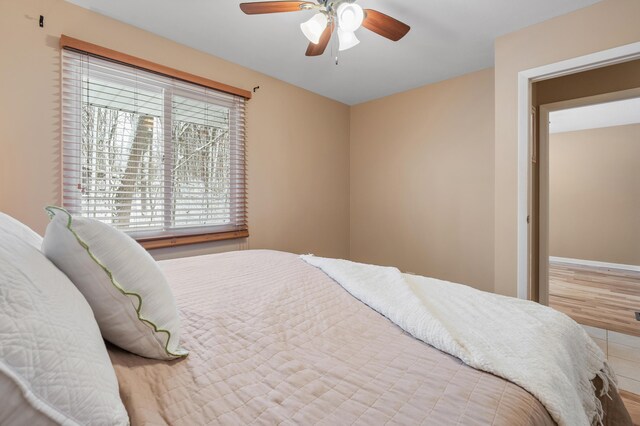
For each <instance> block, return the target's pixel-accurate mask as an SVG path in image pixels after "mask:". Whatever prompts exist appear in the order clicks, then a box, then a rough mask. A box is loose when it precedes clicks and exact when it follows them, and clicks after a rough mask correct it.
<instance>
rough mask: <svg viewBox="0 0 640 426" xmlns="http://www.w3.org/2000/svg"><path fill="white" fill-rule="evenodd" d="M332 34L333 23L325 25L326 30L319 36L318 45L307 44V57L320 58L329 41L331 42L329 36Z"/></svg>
mask: <svg viewBox="0 0 640 426" xmlns="http://www.w3.org/2000/svg"><path fill="white" fill-rule="evenodd" d="M332 33H333V22H331V23H329V24H328V25H327V28H325V29H324V31H323V32H322V35H321V36H320V41H319V42H318V44H313V43H309V46H307V53H305V55H307V56H320V55H322V54H323V53H324V50H325V49H326V48H327V45H328V44H329V40H331V34H332Z"/></svg>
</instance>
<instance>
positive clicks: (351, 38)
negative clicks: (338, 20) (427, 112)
mask: <svg viewBox="0 0 640 426" xmlns="http://www.w3.org/2000/svg"><path fill="white" fill-rule="evenodd" d="M338 41H339V47H338V50H340V51H343V50H347V49H351V48H352V47H353V46H355V45H357V44H358V43H360V40H358V38H357V37H356V35H355V34H354V33H353V32H348V31H343V30H342V29H340V28H338Z"/></svg>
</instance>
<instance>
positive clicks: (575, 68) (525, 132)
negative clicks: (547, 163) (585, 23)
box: [517, 42, 640, 299]
mask: <svg viewBox="0 0 640 426" xmlns="http://www.w3.org/2000/svg"><path fill="white" fill-rule="evenodd" d="M637 58H640V42H637V43H631V44H627V45H624V46H620V47H615V48H613V49H608V50H603V51H601V52H596V53H591V54H589V55H584V56H579V57H576V58H572V59H567V60H564V61H560V62H556V63H553V64H549V65H543V66H541V67H536V68H531V69H528V70H524V71H520V72H519V73H518V159H517V161H518V220H517V223H518V225H517V226H518V230H517V238H518V242H517V260H518V265H517V285H518V297H519V298H521V299H529V298H530V295H529V276H530V275H529V269H530V264H529V254H530V253H529V236H528V228H529V227H528V224H527V217H528V216H529V215H530V214H531V211H530V205H529V193H530V190H531V189H530V188H531V182H530V177H529V176H530V168H531V167H530V166H531V161H530V156H531V152H532V141H531V139H532V138H531V132H532V128H531V124H530V114H531V84H532V83H534V82H536V81H542V80H547V79H550V78H556V77H561V76H563V75H568V74H574V73H577V72H582V71H587V70H590V69H595V68H600V67H603V66H607V65H613V64H617V63H621V62H627V61H630V60H633V59H637Z"/></svg>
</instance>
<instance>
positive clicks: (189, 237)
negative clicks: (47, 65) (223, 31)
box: [60, 34, 251, 250]
mask: <svg viewBox="0 0 640 426" xmlns="http://www.w3.org/2000/svg"><path fill="white" fill-rule="evenodd" d="M60 48H61V49H72V50H76V51H79V52H82V53H88V54H90V55H93V56H97V57H101V58H105V59H108V60H112V61H115V62H119V63H122V64H125V65H128V66H132V67H135V68H139V69H142V70H145V71H149V72H153V73H156V74H161V75H164V76H167V77H172V78H175V79H178V80H182V81H185V82H188V83H193V84H197V85H199V86H203V87H207V88H210V89H214V90H218V91H221V92H225V93H229V94H232V95H236V96H240V97H243V98H245V99H246V100H249V99H251V91H249V90H244V89H240V88H238V87H234V86H230V85H228V84H224V83H220V82H218V81H214V80H210V79H208V78H204V77H199V76H197V75H194V74H190V73H187V72H184V71H180V70H177V69H175V68H171V67H167V66H164V65H161V64H157V63H155V62H151V61H147V60H146V59H142V58H138V57H136V56H132V55H128V54H126V53H122V52H118V51H116V50H112V49H108V48H106V47H102V46H99V45H96V44H93V43H89V42H86V41H82V40H78V39H76V38H73V37H69V36H66V35H64V34H62V35H61V36H60ZM247 237H249V230H248V229H241V230H235V231H227V232H211V233H204V234H185V235H175V236H160V237H149V238H137V239H136V241H138V243H139V244H140V245H141V246H142V247H144V248H145V249H147V250H153V249H160V248H166V247H177V246H183V245H190V244H199V243H206V242H213V241H223V240H231V239H239V238H247Z"/></svg>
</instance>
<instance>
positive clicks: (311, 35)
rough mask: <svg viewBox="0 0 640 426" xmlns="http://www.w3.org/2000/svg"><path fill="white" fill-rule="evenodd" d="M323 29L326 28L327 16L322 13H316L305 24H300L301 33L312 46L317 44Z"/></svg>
mask: <svg viewBox="0 0 640 426" xmlns="http://www.w3.org/2000/svg"><path fill="white" fill-rule="evenodd" d="M325 28H327V16H326V15H325V14H324V13H317V14H315V15H313V16H312V17H311V19H309V20H308V21H307V22H303V23H302V24H300V29H301V30H302V33H303V34H304V35H305V37H306V38H307V39H308V40H309V41H310V42H311V43H313V44H318V42H319V41H320V36H321V35H322V32H323V31H324V29H325Z"/></svg>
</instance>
